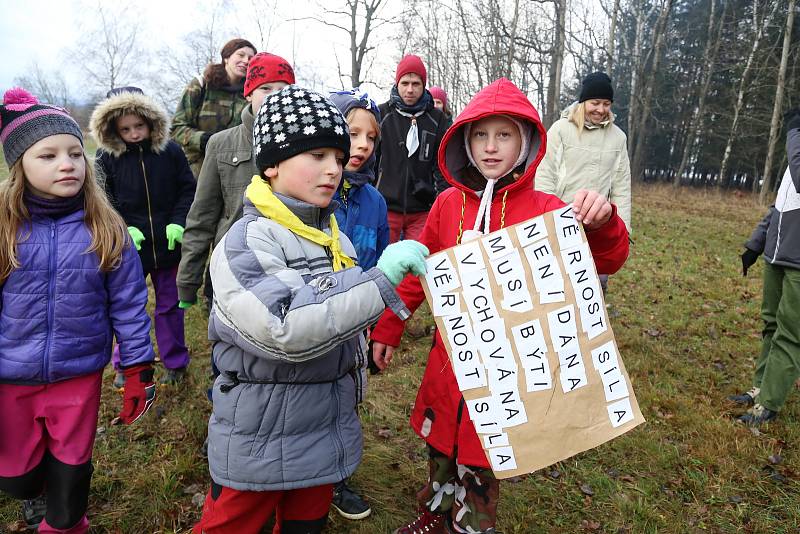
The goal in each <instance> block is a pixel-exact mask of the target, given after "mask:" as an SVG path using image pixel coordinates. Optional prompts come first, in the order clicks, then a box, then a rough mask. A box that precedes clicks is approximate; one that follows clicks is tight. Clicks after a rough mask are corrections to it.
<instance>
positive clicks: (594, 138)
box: [534, 72, 631, 290]
mask: <svg viewBox="0 0 800 534" xmlns="http://www.w3.org/2000/svg"><path fill="white" fill-rule="evenodd" d="M613 101H614V89H613V87H612V86H611V78H609V77H608V75H607V74H605V73H603V72H595V73H592V74H589V75H588V76H586V78H584V79H583V83H582V84H581V92H580V95H579V97H578V101H577V102H573V103H572V104H571V105H570V106H569V107H568V108H567V109H565V110H564V111H563V112H562V113H561V118H560V119H559V120H557V121H556V122H555V123H553V125H552V126H551V127H550V129H549V130H548V131H547V152H546V154H545V156H544V158H543V159H542V162H541V163H540V164H539V168H538V169H537V170H536V179H535V181H534V189H536V190H537V191H542V192H545V193H550V194H553V195H555V196H557V197H558V198H560V199H561V200H563V201H564V202H572V200H573V199H574V197H575V193H577V192H578V190H580V189H588V190H589V191H597V192H598V193H600V194H601V195H603V196H605V197H606V198H608V200H609V201H611V203H612V204H615V205H616V206H617V213H619V216H620V218H622V220H623V221H624V222H625V226H626V227H627V228H628V232H630V231H631V167H630V161H629V159H628V144H627V137H626V135H625V133H624V132H623V131H622V130H620V129H619V127H618V126H617V125H616V124H614V113H612V112H611V104H612V102H613ZM600 279H601V282H602V284H603V289H604V290H605V287H606V281H607V280H608V277H607V276H606V275H605V273H600Z"/></svg>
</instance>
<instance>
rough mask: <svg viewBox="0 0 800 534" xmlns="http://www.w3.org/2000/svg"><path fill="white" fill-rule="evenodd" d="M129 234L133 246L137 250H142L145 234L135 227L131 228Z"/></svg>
mask: <svg viewBox="0 0 800 534" xmlns="http://www.w3.org/2000/svg"><path fill="white" fill-rule="evenodd" d="M128 233H129V234H131V239H132V240H133V246H134V247H136V250H142V241H144V234H143V233H142V231H141V230H139V229H138V228H136V227H135V226H129V227H128Z"/></svg>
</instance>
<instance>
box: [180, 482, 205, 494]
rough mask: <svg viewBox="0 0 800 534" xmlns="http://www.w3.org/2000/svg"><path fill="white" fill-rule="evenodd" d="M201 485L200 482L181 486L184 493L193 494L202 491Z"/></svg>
mask: <svg viewBox="0 0 800 534" xmlns="http://www.w3.org/2000/svg"><path fill="white" fill-rule="evenodd" d="M202 490H203V486H202V485H201V484H190V485H188V486H186V487H185V488H183V494H184V495H193V494H195V493H199V492H202Z"/></svg>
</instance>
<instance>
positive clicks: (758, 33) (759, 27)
mask: <svg viewBox="0 0 800 534" xmlns="http://www.w3.org/2000/svg"><path fill="white" fill-rule="evenodd" d="M777 4H778V3H777V2H775V5H776V6H777ZM774 12H775V10H774V9H773V11H772V13H774ZM771 19H772V14H769V15H767V9H766V5H765V6H764V19H763V21H759V20H758V0H753V28H754V30H755V33H754V34H753V45H752V46H751V47H750V53H749V54H748V55H747V60H746V61H745V65H744V71H742V78H741V80H739V90H738V91H737V95H736V102H735V103H734V105H733V121H732V122H731V130H730V132H729V133H728V140H727V141H726V143H725V151H724V152H723V155H722V163H720V166H719V183H720V186H722V184H724V183H725V181H726V177H727V174H728V163H729V162H730V157H731V152H732V151H733V140H734V139H735V137H736V132H737V130H738V127H739V114H740V113H741V111H742V106H743V105H744V94H745V88H746V87H747V80H748V78H749V76H750V70H751V69H752V67H753V60H754V59H755V57H756V52H757V51H758V46H759V44H760V43H761V38H762V36H763V35H764V32H765V31H766V28H767V26H768V25H769V22H770V20H771ZM754 184H758V180H754ZM754 187H757V185H755V186H754ZM753 191H754V192H755V191H756V189H753Z"/></svg>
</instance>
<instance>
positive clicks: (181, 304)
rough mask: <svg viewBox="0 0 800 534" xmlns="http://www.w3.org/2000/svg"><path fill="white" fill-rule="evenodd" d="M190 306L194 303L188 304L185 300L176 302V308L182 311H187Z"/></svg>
mask: <svg viewBox="0 0 800 534" xmlns="http://www.w3.org/2000/svg"><path fill="white" fill-rule="evenodd" d="M192 306H194V302H188V301H186V300H179V301H178V308H180V309H182V310H188V309H189V308H191V307H192Z"/></svg>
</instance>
